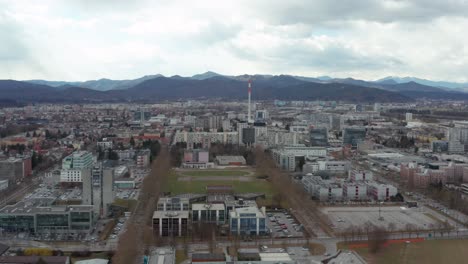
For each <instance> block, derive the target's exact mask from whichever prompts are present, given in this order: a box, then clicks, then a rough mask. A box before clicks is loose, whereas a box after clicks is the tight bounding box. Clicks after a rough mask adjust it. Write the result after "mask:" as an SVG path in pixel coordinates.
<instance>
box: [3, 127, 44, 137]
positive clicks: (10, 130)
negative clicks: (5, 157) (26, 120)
mask: <svg viewBox="0 0 468 264" xmlns="http://www.w3.org/2000/svg"><path fill="white" fill-rule="evenodd" d="M39 127H40V126H39V125H13V124H8V125H7V126H5V127H2V128H0V138H4V137H8V136H12V135H16V134H19V133H24V132H28V131H34V130H36V129H38V128H39Z"/></svg>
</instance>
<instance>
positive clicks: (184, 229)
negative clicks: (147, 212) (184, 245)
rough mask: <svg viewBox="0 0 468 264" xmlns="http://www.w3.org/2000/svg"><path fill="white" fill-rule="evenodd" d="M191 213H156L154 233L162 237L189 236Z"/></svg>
mask: <svg viewBox="0 0 468 264" xmlns="http://www.w3.org/2000/svg"><path fill="white" fill-rule="evenodd" d="M188 222H189V211H154V213H153V232H154V234H155V235H158V236H161V237H181V236H186V235H187V234H188Z"/></svg>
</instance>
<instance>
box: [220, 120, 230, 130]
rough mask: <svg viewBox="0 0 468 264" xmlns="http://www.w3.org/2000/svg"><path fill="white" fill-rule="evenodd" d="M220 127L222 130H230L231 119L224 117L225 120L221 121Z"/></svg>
mask: <svg viewBox="0 0 468 264" xmlns="http://www.w3.org/2000/svg"><path fill="white" fill-rule="evenodd" d="M222 128H223V131H231V130H232V128H231V121H230V120H228V119H226V120H223V122H222Z"/></svg>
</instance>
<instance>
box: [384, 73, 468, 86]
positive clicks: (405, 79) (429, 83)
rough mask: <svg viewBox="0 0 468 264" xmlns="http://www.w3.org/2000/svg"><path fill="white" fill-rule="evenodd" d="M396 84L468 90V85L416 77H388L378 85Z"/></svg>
mask: <svg viewBox="0 0 468 264" xmlns="http://www.w3.org/2000/svg"><path fill="white" fill-rule="evenodd" d="M388 81H391V82H394V83H408V82H415V83H419V84H422V85H427V86H433V87H440V88H450V89H464V88H468V83H457V82H445V81H431V80H426V79H421V78H416V77H397V76H388V77H385V78H382V79H379V80H377V81H376V82H377V83H383V82H388Z"/></svg>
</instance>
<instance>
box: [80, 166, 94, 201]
mask: <svg viewBox="0 0 468 264" xmlns="http://www.w3.org/2000/svg"><path fill="white" fill-rule="evenodd" d="M92 176H93V175H92V173H91V168H87V169H82V170H81V179H82V182H83V188H82V190H83V191H82V202H81V204H84V205H93V204H94V200H93V189H94V188H93V177H92Z"/></svg>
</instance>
